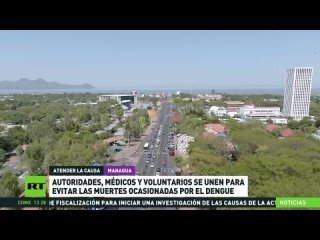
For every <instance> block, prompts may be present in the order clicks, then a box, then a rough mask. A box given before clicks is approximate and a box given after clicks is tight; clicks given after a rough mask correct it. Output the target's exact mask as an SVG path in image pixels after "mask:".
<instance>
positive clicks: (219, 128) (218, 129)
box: [205, 123, 224, 133]
mask: <svg viewBox="0 0 320 240" xmlns="http://www.w3.org/2000/svg"><path fill="white" fill-rule="evenodd" d="M205 129H206V131H207V132H212V131H214V132H216V133H220V132H224V126H223V125H222V124H219V123H214V124H205Z"/></svg>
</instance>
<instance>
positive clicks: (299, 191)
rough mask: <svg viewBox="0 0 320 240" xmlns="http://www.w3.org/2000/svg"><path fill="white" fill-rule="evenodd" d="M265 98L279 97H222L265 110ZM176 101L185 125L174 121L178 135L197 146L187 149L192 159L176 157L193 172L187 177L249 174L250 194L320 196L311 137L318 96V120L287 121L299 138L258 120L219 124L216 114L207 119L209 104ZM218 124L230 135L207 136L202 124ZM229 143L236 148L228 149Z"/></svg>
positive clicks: (317, 150)
mask: <svg viewBox="0 0 320 240" xmlns="http://www.w3.org/2000/svg"><path fill="white" fill-rule="evenodd" d="M183 97H185V96H183ZM189 97H190V96H189ZM265 98H277V96H265V95H261V96H260V97H259V96H255V95H254V96H252V95H250V96H242V95H239V96H237V95H234V96H224V97H223V99H222V100H239V101H245V102H247V103H249V102H251V103H253V104H256V105H260V106H264V104H266V103H265V101H264V100H263V99H265ZM175 102H176V103H177V111H178V110H179V113H180V114H181V115H182V121H181V122H180V123H176V129H177V132H179V133H185V134H187V135H191V136H194V137H195V142H193V143H191V144H190V146H189V157H188V159H187V160H183V159H182V158H179V157H177V158H176V163H177V165H178V166H179V167H185V168H186V166H188V170H189V171H185V172H184V173H183V174H190V172H191V174H193V175H196V176H197V175H203V176H205V175H208V176H210V175H217V176H222V175H224V176H248V177H249V196H257V197H271V196H318V195H319V194H320V145H319V141H316V140H314V139H313V138H310V137H309V136H310V133H313V132H315V131H316V130H318V129H319V127H320V120H318V119H319V117H320V100H319V98H313V99H312V104H311V107H310V115H313V116H315V119H316V120H315V121H314V122H313V121H311V120H310V119H309V118H305V119H303V120H302V121H300V122H297V121H294V120H291V121H289V122H288V126H287V127H289V128H291V129H293V130H294V131H295V133H296V134H295V135H294V136H291V137H286V138H281V137H280V138H279V132H277V131H275V132H268V131H266V129H265V125H264V124H262V123H261V122H259V121H248V122H243V123H240V122H237V121H236V120H234V119H222V118H220V120H219V119H218V118H217V117H215V116H208V115H207V114H205V113H203V110H204V106H206V103H204V102H203V101H202V102H201V100H199V101H194V102H192V101H182V100H181V97H176V98H175ZM210 104H211V102H210ZM212 105H217V104H212ZM212 105H211V106H212ZM267 106H279V107H282V100H281V99H280V98H279V102H273V103H272V104H271V105H270V103H268V105H267ZM221 120H223V122H222V121H221ZM219 122H220V123H222V124H224V125H225V129H226V132H227V137H226V138H218V137H214V138H204V137H203V135H202V132H203V131H204V124H207V123H219ZM228 142H229V143H232V145H233V146H234V148H232V149H229V148H228V147H227V144H226V143H228ZM230 156H232V157H230Z"/></svg>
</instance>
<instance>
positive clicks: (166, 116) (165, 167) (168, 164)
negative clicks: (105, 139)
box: [136, 102, 176, 176]
mask: <svg viewBox="0 0 320 240" xmlns="http://www.w3.org/2000/svg"><path fill="white" fill-rule="evenodd" d="M173 107H174V105H173V103H171V102H164V104H163V105H162V108H161V110H160V111H159V113H158V122H157V124H156V126H155V127H154V129H153V131H152V132H151V133H150V135H149V136H148V137H146V138H145V139H144V141H143V142H142V143H141V144H140V146H139V149H138V151H137V152H136V154H137V155H139V156H140V159H139V161H138V163H137V165H136V171H137V172H138V173H139V174H140V175H143V176H155V175H156V170H157V169H158V168H160V169H161V172H160V176H175V175H176V174H175V171H176V166H175V162H174V159H173V157H171V156H169V152H168V148H167V145H168V142H169V141H173V139H171V140H170V139H169V132H170V125H171V115H172V109H173ZM159 129H161V132H160V131H157V130H159ZM157 139H159V140H160V144H159V147H158V148H157V147H156V141H157ZM146 142H149V144H150V145H153V148H152V149H151V148H150V149H149V151H148V152H144V150H143V146H144V143H146ZM163 149H165V151H163ZM148 153H151V155H152V157H151V158H148ZM147 159H148V160H149V162H147ZM151 164H154V167H151ZM143 172H144V173H143Z"/></svg>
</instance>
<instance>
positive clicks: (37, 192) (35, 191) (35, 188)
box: [24, 176, 47, 197]
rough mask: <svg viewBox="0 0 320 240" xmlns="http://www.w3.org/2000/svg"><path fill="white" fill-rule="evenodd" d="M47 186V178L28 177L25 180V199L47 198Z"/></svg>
mask: <svg viewBox="0 0 320 240" xmlns="http://www.w3.org/2000/svg"><path fill="white" fill-rule="evenodd" d="M46 185H47V184H46V176H26V177H25V179H24V195H25V197H45V196H46V190H47V187H46Z"/></svg>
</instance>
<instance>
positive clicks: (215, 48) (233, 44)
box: [0, 30, 320, 90]
mask: <svg viewBox="0 0 320 240" xmlns="http://www.w3.org/2000/svg"><path fill="white" fill-rule="evenodd" d="M306 66H310V67H313V68H314V75H313V84H312V87H313V88H320V79H319V77H320V31H305V30H302V31H282V30H277V31H255V30H250V31H240V30H237V31H222V30H214V31H213V30H210V31H175V30H171V31H146V30H145V31H134V30H131V31H107V30H103V31H91V30H90V31H68V30H63V31H52V30H50V31H27V30H24V31H4V30H2V31H0V80H9V81H15V80H18V79H20V78H29V79H39V78H41V79H44V80H47V81H56V82H59V83H67V84H82V83H89V84H91V85H93V86H94V87H96V88H101V89H110V90H113V89H155V88H159V89H248V88H249V89H255V88H284V85H285V76H286V69H288V68H292V67H306Z"/></svg>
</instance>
